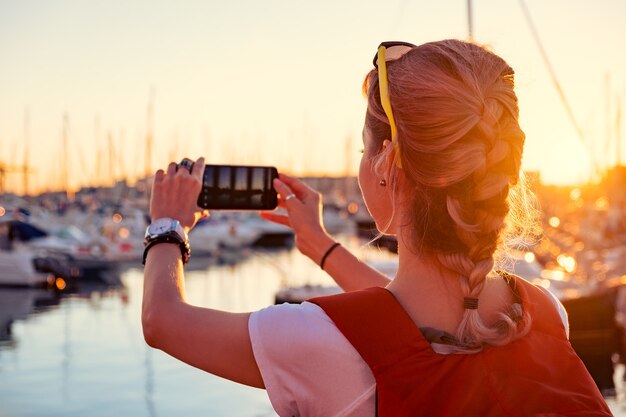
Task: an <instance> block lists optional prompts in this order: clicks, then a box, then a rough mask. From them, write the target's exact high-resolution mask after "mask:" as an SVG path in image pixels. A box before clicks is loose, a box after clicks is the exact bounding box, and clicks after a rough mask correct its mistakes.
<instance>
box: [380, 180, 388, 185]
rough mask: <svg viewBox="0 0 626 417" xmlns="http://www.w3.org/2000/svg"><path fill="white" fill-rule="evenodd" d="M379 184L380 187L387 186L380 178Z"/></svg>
mask: <svg viewBox="0 0 626 417" xmlns="http://www.w3.org/2000/svg"><path fill="white" fill-rule="evenodd" d="M379 184H380V186H381V187H386V186H387V181H385V180H384V179H382V180H380V182H379Z"/></svg>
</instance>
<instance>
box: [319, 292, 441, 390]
mask: <svg viewBox="0 0 626 417" xmlns="http://www.w3.org/2000/svg"><path fill="white" fill-rule="evenodd" d="M309 302H311V303H314V304H317V305H318V306H320V307H321V308H322V309H323V310H324V312H326V314H327V315H328V316H329V317H330V318H331V320H332V321H333V322H334V323H335V325H336V326H337V328H338V329H339V330H340V331H341V333H343V335H344V336H345V337H346V338H347V339H348V341H349V342H350V343H351V344H352V346H353V347H354V348H355V349H356V350H357V351H358V352H359V354H360V355H361V357H362V358H363V360H364V361H365V362H366V363H367V365H368V366H369V367H370V369H371V370H372V372H373V373H374V377H375V378H376V379H378V375H377V369H380V367H381V366H385V365H389V364H391V363H394V362H396V361H398V360H402V359H403V358H405V357H406V356H407V355H409V354H411V353H412V354H415V352H416V351H418V350H423V349H428V350H427V352H428V351H429V350H430V344H429V343H428V341H427V340H426V339H425V338H424V336H423V335H422V333H421V332H420V331H419V329H418V328H417V326H415V323H413V320H411V318H410V317H409V315H408V314H407V313H406V311H404V309H403V308H402V306H401V305H400V303H398V301H397V300H396V298H395V297H394V296H393V294H392V293H391V292H389V291H388V290H387V289H385V288H381V287H373V288H367V289H365V290H359V291H351V292H347V293H343V294H337V295H331V296H327V297H317V298H313V299H310V300H309Z"/></svg>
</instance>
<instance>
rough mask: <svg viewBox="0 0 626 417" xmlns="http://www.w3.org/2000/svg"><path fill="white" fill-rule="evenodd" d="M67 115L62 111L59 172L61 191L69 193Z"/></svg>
mask: <svg viewBox="0 0 626 417" xmlns="http://www.w3.org/2000/svg"><path fill="white" fill-rule="evenodd" d="M68 126H69V115H68V114H67V112H65V113H63V134H62V135H63V138H62V140H63V158H61V165H62V168H61V172H62V185H63V191H65V192H67V193H68V195H69V175H68V169H69V168H68V167H69V162H70V161H69V160H68V158H69V152H68V129H69V127H68Z"/></svg>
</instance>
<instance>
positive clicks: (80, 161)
mask: <svg viewBox="0 0 626 417" xmlns="http://www.w3.org/2000/svg"><path fill="white" fill-rule="evenodd" d="M526 4H527V6H528V8H529V10H530V13H531V14H532V16H533V19H534V23H535V26H536V28H537V30H538V32H539V34H540V36H541V39H542V41H543V45H544V47H545V50H546V52H547V54H548V56H549V58H550V60H551V62H552V65H553V67H554V69H555V71H556V74H557V76H558V79H559V81H560V83H561V85H562V87H563V90H564V92H565V95H566V96H567V98H568V100H569V102H570V104H571V107H572V110H573V113H574V115H575V117H576V119H577V121H578V123H579V125H580V127H581V129H582V131H583V133H584V136H585V141H586V142H585V143H583V141H581V140H580V138H579V137H578V135H577V133H576V131H575V129H574V128H573V126H572V123H571V122H570V120H569V119H568V116H567V114H566V111H565V109H564V107H563V105H562V104H561V102H560V100H559V98H558V94H557V92H556V89H555V87H554V85H553V84H552V82H551V80H550V75H549V73H548V70H547V68H546V66H545V64H544V62H543V61H542V59H541V55H540V52H539V49H538V48H537V46H536V44H535V41H534V39H533V37H532V34H531V31H530V29H529V27H528V25H527V23H526V21H525V18H524V14H523V12H522V8H521V6H520V2H519V1H515V0H474V2H473V12H474V13H473V16H474V37H475V39H476V40H477V41H478V42H480V43H484V44H488V45H490V46H491V47H492V48H493V49H494V51H495V52H496V53H498V54H499V55H501V56H502V57H504V58H505V59H506V60H507V61H508V62H509V63H510V64H511V66H512V67H513V68H514V69H515V71H516V79H517V93H518V96H519V98H520V111H521V124H522V127H523V129H524V130H525V132H526V134H527V142H526V154H525V157H524V167H525V168H526V169H531V170H537V169H538V170H540V172H541V174H542V177H543V178H544V179H545V180H546V181H549V182H556V183H567V182H569V183H571V182H576V181H582V180H586V179H588V178H589V177H590V175H591V173H592V172H593V170H594V168H593V165H594V163H595V164H598V165H600V166H606V165H607V164H614V163H615V161H616V160H617V155H616V154H615V152H616V151H615V149H616V145H615V144H614V143H615V140H616V138H617V136H618V133H617V129H616V127H617V126H618V124H619V122H618V121H617V118H618V117H617V112H618V109H620V111H621V113H622V114H623V113H626V53H624V51H625V50H626V49H625V48H626V47H625V46H624V44H625V41H626V2H625V1H623V0H598V1H594V2H589V1H582V0H568V1H567V0H547V1H546V0H542V1H540V0H526ZM444 38H462V39H465V38H467V2H466V0H442V1H407V0H388V1H384V2H383V1H369V0H358V1H357V0H349V1H341V0H333V1H330V0H318V1H315V2H311V1H309V2H304V1H299V0H290V1H287V0H266V1H252V0H245V1H231V2H226V1H219V2H218V1H185V0H183V1H178V2H160V1H143V0H142V1H120V0H112V1H106V2H97V1H82V0H56V1H47V2H40V1H33V0H20V1H9V0H0V162H1V163H4V164H8V165H14V166H16V167H17V166H18V165H21V164H22V162H23V155H24V146H25V138H27V139H28V141H27V142H28V145H29V146H28V149H29V153H30V164H31V166H32V169H33V173H32V174H31V176H30V188H31V190H30V191H31V192H32V191H40V190H42V189H45V188H55V187H59V186H60V184H61V180H62V177H63V172H64V169H65V167H67V170H68V174H69V176H70V186H71V187H78V186H80V185H84V184H88V183H102V182H110V181H111V178H112V177H115V178H119V177H121V176H123V175H126V176H128V177H131V178H134V177H137V176H138V175H143V174H144V172H145V167H146V162H145V137H146V132H147V125H148V123H147V113H148V112H147V108H148V103H149V101H150V96H151V94H153V103H154V124H153V126H154V127H153V130H154V142H155V143H154V149H153V156H152V163H151V168H152V169H154V170H156V169H157V168H158V167H165V166H166V165H167V163H168V161H169V160H170V159H174V160H180V159H181V158H182V157H183V156H190V157H196V156H199V155H205V156H206V157H207V159H208V161H209V162H213V163H237V164H271V165H275V166H277V167H278V169H279V170H280V171H288V172H292V173H295V174H297V175H298V174H329V175H338V174H344V173H346V172H348V173H351V174H355V173H356V172H357V167H358V161H359V158H360V153H359V149H360V148H361V128H362V123H363V115H364V109H365V100H364V99H363V97H362V95H361V83H362V81H363V77H364V75H365V74H366V73H367V72H368V71H369V69H370V67H371V61H372V57H373V55H374V53H375V49H376V47H377V46H378V44H379V43H380V42H381V41H383V40H406V41H409V42H413V43H424V42H428V41H432V40H438V39H444ZM151 92H152V93H151ZM607 107H608V108H609V113H607ZM64 113H67V115H68V121H69V123H68V127H69V129H68V132H69V133H68V148H69V151H68V152H67V156H64V152H63V146H62V143H63V142H62V136H63V135H62V130H63V114H64ZM25 115H28V120H29V122H28V124H27V128H25V118H26V116H25ZM625 125H626V122H624V121H622V122H621V129H620V132H619V135H620V136H621V140H622V143H623V144H624V145H623V146H622V162H626V149H624V148H626V132H625V130H626V128H625ZM607 137H610V138H611V141H613V142H607ZM110 155H113V157H114V163H113V164H110V163H109V158H110ZM111 169H112V170H113V172H112V175H111V172H110V171H111ZM6 185H7V188H9V189H10V190H13V191H17V192H21V191H22V180H21V176H20V175H18V174H16V173H8V174H7V179H6Z"/></svg>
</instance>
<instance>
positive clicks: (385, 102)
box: [377, 45, 402, 168]
mask: <svg viewBox="0 0 626 417" xmlns="http://www.w3.org/2000/svg"><path fill="white" fill-rule="evenodd" d="M385 51H386V48H385V47H384V46H383V45H381V46H379V47H378V62H377V64H378V85H379V87H380V104H381V105H382V106H383V110H385V114H386V115H387V119H389V126H390V127H391V141H392V142H394V147H395V148H396V164H397V165H398V167H399V168H401V167H402V165H401V163H400V148H399V146H398V140H397V134H398V131H397V129H396V121H395V119H394V118H393V112H392V111H391V101H390V100H389V84H388V82H387V61H386V60H385Z"/></svg>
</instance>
